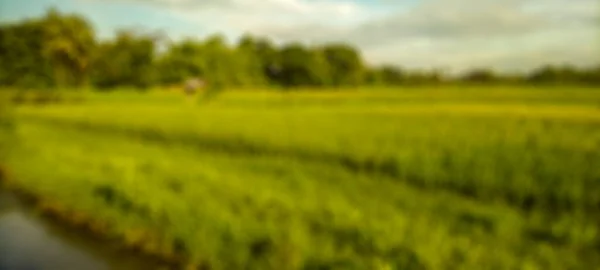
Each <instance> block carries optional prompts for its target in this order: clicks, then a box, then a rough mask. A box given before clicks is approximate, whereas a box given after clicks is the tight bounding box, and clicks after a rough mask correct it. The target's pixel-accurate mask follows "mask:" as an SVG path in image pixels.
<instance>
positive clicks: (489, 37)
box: [0, 0, 600, 72]
mask: <svg viewBox="0 0 600 270" xmlns="http://www.w3.org/2000/svg"><path fill="white" fill-rule="evenodd" d="M599 4H600V1H598V0H379V1H377V0H371V1H369V0H27V1H24V0H0V21H1V22H11V21H18V20H20V19H23V18H27V17H33V16H39V15H42V14H43V13H44V12H45V10H46V9H47V8H48V7H51V6H54V7H56V8H58V9H59V10H60V11H63V12H76V13H79V14H82V15H84V16H85V17H86V18H88V19H89V20H90V22H91V23H92V24H93V25H94V27H95V29H96V30H97V31H98V33H99V34H100V36H102V37H110V36H111V35H112V34H113V33H114V31H115V29H118V28H141V29H145V30H162V31H164V32H165V33H167V34H168V35H169V36H170V37H171V38H173V39H180V38H183V37H198V38H202V37H206V36H207V35H210V34H213V33H221V34H224V35H225V36H226V37H227V38H228V39H229V40H230V41H231V42H235V40H236V39H237V38H238V37H239V36H240V35H241V34H243V33H246V32H249V33H253V34H256V35H262V36H268V37H270V38H271V39H273V40H275V41H277V42H287V41H302V42H305V43H308V44H319V43H324V42H332V41H344V42H349V43H352V44H354V45H356V46H357V47H359V48H360V49H361V51H362V52H363V54H364V56H365V58H366V59H367V61H369V62H370V63H373V64H381V63H389V64H396V65H401V66H405V67H410V68H431V67H441V68H444V69H447V70H449V71H461V70H464V69H468V68H474V67H492V68H495V69H497V70H501V71H507V72H510V71H521V70H527V69H530V68H533V67H535V66H539V65H541V64H544V63H552V64H561V63H568V64H573V65H579V66H586V65H591V64H597V63H599V62H600V52H599V51H598V50H599V49H600V44H599V43H600V16H599V15H600V5H599Z"/></svg>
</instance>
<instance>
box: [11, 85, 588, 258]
mask: <svg viewBox="0 0 600 270" xmlns="http://www.w3.org/2000/svg"><path fill="white" fill-rule="evenodd" d="M599 104H600V91H593V90H591V89H539V90H536V89H498V88H495V89H475V88H471V89H449V88H448V89H429V90H425V89H412V90H404V91H384V90H381V91H353V92H349V93H344V92H325V93H321V92H292V93H285V94H283V93H272V92H231V93H225V94H223V95H222V96H219V97H217V99H215V100H212V101H211V102H201V103H199V102H193V101H191V100H186V99H185V98H183V97H177V96H170V95H164V94H161V95H152V94H146V95H137V94H119V93H116V94H101V95H100V94H94V95H91V96H88V97H87V100H86V101H84V102H82V103H79V104H63V105H50V106H44V107H36V106H21V107H19V108H17V109H16V110H15V119H16V121H15V122H16V126H15V127H14V128H13V129H12V130H13V132H12V133H13V135H12V136H13V141H12V143H10V146H11V147H10V151H6V152H7V153H9V154H8V155H6V156H7V157H6V158H5V159H6V161H5V166H6V168H7V170H8V171H10V175H11V185H13V186H15V187H18V188H20V189H22V190H26V191H28V192H30V193H33V194H36V195H37V196H39V197H42V198H44V199H45V200H46V201H48V202H51V203H49V204H48V205H50V206H47V208H54V209H64V211H66V212H70V213H77V216H80V217H78V218H79V219H93V220H94V221H95V222H96V223H97V224H98V225H97V226H95V227H96V230H97V231H100V232H101V233H103V234H107V235H109V236H113V237H115V238H117V239H121V240H123V241H125V242H126V243H127V244H129V245H135V246H139V247H140V248H142V249H145V250H146V251H147V252H153V253H160V254H163V255H164V256H167V257H177V259H179V260H184V261H187V262H190V263H192V264H196V265H210V266H211V267H212V268H215V269H239V268H244V267H245V266H248V267H249V268H251V269H253V268H273V269H294V268H307V269H322V268H319V267H330V268H336V267H337V268H340V269H348V268H353V267H354V268H357V269H388V268H392V269H448V268H469V269H488V268H499V269H504V268H530V269H565V268H577V269H591V267H593V266H594V265H597V264H598V263H600V262H599V260H600V259H599V256H600V229H599V227H600V226H599V225H600V215H599V214H598V211H599V209H600V106H599ZM5 141H6V140H5ZM7 149H8V148H7ZM175 254H177V255H178V256H175ZM386 267H388V268H386Z"/></svg>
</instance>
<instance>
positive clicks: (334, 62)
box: [0, 9, 600, 89]
mask: <svg viewBox="0 0 600 270" xmlns="http://www.w3.org/2000/svg"><path fill="white" fill-rule="evenodd" d="M0 63H2V65H0V86H12V87H29V88H51V87H84V86H86V87H94V88H101V89H110V88H115V87H137V88H142V89H144V88H148V87H153V86H166V85H174V84H179V83H181V82H182V81H184V80H186V79H187V78H190V77H200V78H203V79H204V80H206V81H207V82H208V83H209V85H212V86H215V87H245V86H248V87H250V86H276V87H298V86H307V87H319V86H328V87H331V86H333V87H337V86H340V87H341V86H346V87H347V86H361V85H388V86H393V85H409V84H431V83H444V82H468V83H492V82H499V83H536V84H542V83H582V84H596V85H597V84H600V63H599V65H598V66H597V67H594V68H587V69H578V68H575V67H572V66H544V67H541V68H539V69H536V70H533V71H532V72H529V73H524V74H521V75H513V76H506V75H500V74H498V73H495V72H494V71H493V70H491V69H475V70H471V71H469V72H467V73H465V74H463V75H462V76H458V77H453V78H451V79H449V78H447V77H445V76H444V74H442V72H440V71H439V70H430V71H419V72H417V71H411V70H407V69H402V68H400V67H397V66H392V65H384V66H368V65H367V64H366V63H365V61H364V59H363V58H362V56H361V54H360V52H359V51H358V50H357V49H356V48H354V47H353V46H351V45H348V44H343V43H333V44H325V45H319V46H306V45H303V44H301V43H288V44H284V45H281V46H277V45H275V44H274V43H273V42H271V41H270V40H269V39H267V38H261V37H253V36H250V35H245V36H243V37H242V38H240V39H239V41H238V42H237V44H235V45H229V44H227V42H226V41H225V39H224V38H223V37H222V36H219V35H213V36H210V37H208V38H206V39H205V40H197V39H185V40H182V41H179V42H169V41H168V39H167V38H165V37H164V36H162V35H159V34H153V33H139V32H135V31H125V30H121V31H118V32H117V33H116V35H115V37H114V38H112V39H107V40H100V39H98V37H97V35H96V33H95V31H94V29H93V28H92V27H91V25H90V23H89V22H88V21H87V20H86V19H85V18H83V17H82V16H80V15H77V14H62V13H60V12H58V11H56V10H54V9H50V10H49V11H48V12H47V13H46V14H45V15H44V16H42V17H39V18H34V19H27V20H23V21H20V22H16V23H10V24H4V25H1V26H0Z"/></svg>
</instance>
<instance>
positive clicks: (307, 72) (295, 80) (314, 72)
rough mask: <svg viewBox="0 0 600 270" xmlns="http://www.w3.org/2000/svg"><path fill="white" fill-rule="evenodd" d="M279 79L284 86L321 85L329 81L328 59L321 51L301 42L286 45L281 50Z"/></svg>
mask: <svg viewBox="0 0 600 270" xmlns="http://www.w3.org/2000/svg"><path fill="white" fill-rule="evenodd" d="M279 57H280V71H279V76H278V78H277V79H278V81H279V83H280V84H282V85H284V86H303V85H306V86H320V85H326V84H327V83H328V77H329V74H328V67H327V61H326V59H325V57H324V55H323V53H322V52H320V51H311V50H309V49H307V48H305V47H304V46H302V45H301V44H298V43H295V44H290V45H287V46H285V47H284V48H283V49H282V50H281V52H280V56H279Z"/></svg>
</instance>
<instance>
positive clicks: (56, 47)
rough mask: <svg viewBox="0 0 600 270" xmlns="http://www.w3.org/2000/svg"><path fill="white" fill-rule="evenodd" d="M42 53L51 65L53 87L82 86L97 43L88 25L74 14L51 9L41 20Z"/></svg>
mask: <svg viewBox="0 0 600 270" xmlns="http://www.w3.org/2000/svg"><path fill="white" fill-rule="evenodd" d="M40 24H41V25H42V29H43V38H44V46H43V50H42V53H43V55H44V57H45V58H46V59H49V60H50V61H51V63H52V67H53V68H52V69H53V71H54V80H55V84H56V85H58V86H64V85H74V86H81V85H83V84H84V83H85V82H86V80H87V75H88V74H87V72H88V68H89V66H90V62H91V57H92V53H93V51H94V48H95V45H96V40H95V33H94V30H93V29H92V28H91V26H90V25H89V23H88V22H87V21H86V20H85V19H83V18H82V17H79V16H77V15H61V14H60V13H58V12H57V11H56V10H54V9H51V10H49V11H48V13H47V14H46V16H45V17H44V18H43V19H42V20H41V22H40Z"/></svg>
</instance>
